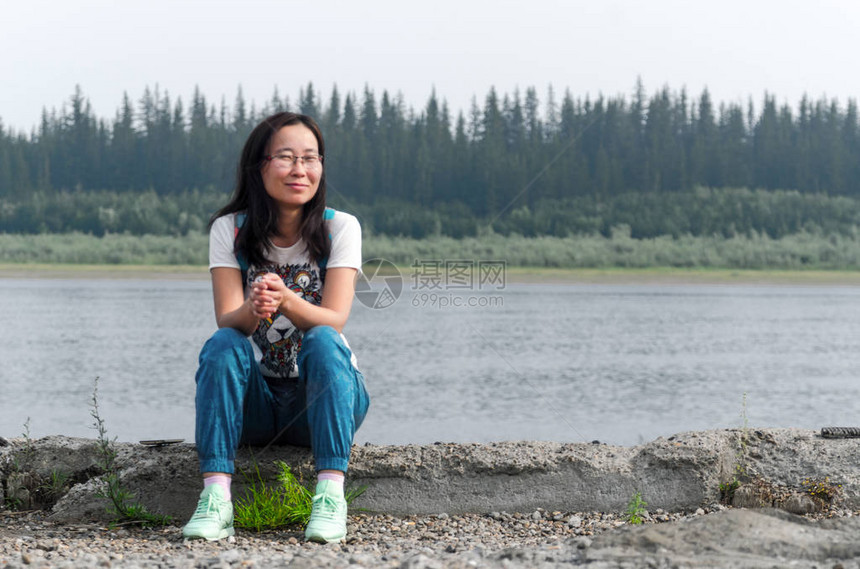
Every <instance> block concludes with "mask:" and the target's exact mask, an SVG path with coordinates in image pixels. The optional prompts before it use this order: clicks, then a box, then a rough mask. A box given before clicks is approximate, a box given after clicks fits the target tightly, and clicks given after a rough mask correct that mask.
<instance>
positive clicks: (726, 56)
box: [0, 0, 860, 131]
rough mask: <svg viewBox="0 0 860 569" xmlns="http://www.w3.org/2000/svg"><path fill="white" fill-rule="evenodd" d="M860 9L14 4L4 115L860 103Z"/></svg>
mask: <svg viewBox="0 0 860 569" xmlns="http://www.w3.org/2000/svg"><path fill="white" fill-rule="evenodd" d="M858 36H860V2H858V1H857V0H818V1H817V2H810V1H808V0H804V1H799V0H719V1H717V0H712V1H708V2H704V1H701V0H698V1H697V0H585V1H581V0H566V1H565V0H521V1H517V2H513V1H509V0H434V1H433V2H422V1H419V2H408V1H407V0H362V1H356V0H316V1H313V2H311V1H304V2H291V1H284V0H281V1H275V0H243V1H238V0H237V1H232V2H227V1H221V0H205V1H198V0H143V1H141V0H116V1H107V0H64V1H57V0H14V1H13V0H9V1H6V0H3V2H2V7H0V119H2V121H3V124H4V125H5V126H6V127H7V128H8V127H10V126H11V127H13V128H15V129H24V130H26V131H29V130H30V129H31V127H32V126H33V125H35V124H36V123H37V122H38V120H39V117H40V114H41V111H42V108H43V107H46V108H48V109H49V110H50V109H52V108H59V107H60V106H61V105H62V104H63V103H64V102H65V101H67V100H68V98H69V96H70V95H71V94H72V92H73V91H74V88H75V85H80V86H81V88H82V90H83V92H84V94H85V95H86V96H87V97H88V98H89V100H90V101H91V103H92V105H93V108H94V111H95V113H96V114H97V116H99V117H105V118H113V116H114V114H115V112H116V109H117V108H118V107H119V105H120V102H121V100H122V94H123V92H124V91H126V92H128V94H129V95H130V96H131V98H132V99H133V100H135V101H136V100H137V99H139V98H140V96H141V94H142V93H143V90H144V87H146V86H147V85H149V86H155V84H158V85H159V86H160V87H161V89H162V90H167V91H168V92H169V93H170V95H171V97H172V98H174V99H175V98H176V97H177V96H181V97H182V99H183V102H185V103H186V108H187V103H188V101H189V100H190V98H191V95H192V93H193V90H194V86H195V85H198V86H199V87H200V89H201V90H202V92H203V93H204V94H205V95H206V96H207V98H208V99H209V101H210V102H216V103H218V102H220V100H221V98H222V96H223V97H226V100H227V102H228V104H229V105H230V106H232V104H233V101H234V99H235V96H236V89H237V86H239V85H241V86H242V89H243V91H244V94H245V97H246V99H247V100H249V101H250V100H254V101H256V102H257V104H258V106H259V105H261V104H262V103H263V102H264V101H266V100H268V99H269V98H270V96H271V94H272V92H273V90H274V88H275V86H277V87H278V89H279V91H280V93H281V95H282V96H283V95H285V94H286V95H289V96H290V98H291V100H293V101H295V100H296V98H297V94H298V91H299V87H300V86H304V85H306V84H307V83H308V82H309V81H312V82H313V84H314V86H315V87H316V88H317V90H318V92H319V91H321V92H322V95H323V96H324V98H326V99H327V97H328V95H329V93H330V92H331V88H332V86H333V85H334V84H337V86H338V88H339V89H340V91H341V93H344V92H346V91H354V92H356V93H359V94H360V93H361V91H362V90H363V87H364V85H365V84H368V85H369V86H370V87H371V88H372V89H373V90H374V91H375V93H376V94H377V97H378V96H380V95H381V93H382V91H383V90H388V91H389V92H390V93H392V94H394V93H397V92H400V93H402V94H403V96H404V98H405V100H406V103H407V105H409V106H412V107H415V108H416V109H418V108H420V107H422V106H423V105H424V104H425V103H426V101H427V98H428V97H429V95H430V93H431V90H432V89H433V88H434V87H435V89H436V92H437V94H438V95H439V96H440V97H441V98H444V99H446V100H447V101H448V103H449V106H450V107H451V110H452V111H453V112H454V113H456V112H457V111H459V110H461V109H462V110H467V109H468V106H469V103H470V100H471V98H472V97H473V96H476V97H477V99H478V102H479V104H481V103H483V99H484V97H485V95H486V94H487V91H488V90H489V88H490V86H493V85H494V86H495V87H496V89H497V90H499V91H500V92H501V93H512V92H513V90H514V89H515V88H516V87H519V88H520V89H521V90H524V89H525V88H526V87H529V86H534V87H536V88H537V90H538V94H539V95H540V98H541V101H543V100H544V99H545V93H546V88H547V86H548V85H549V84H552V85H553V87H554V89H555V90H556V93H558V94H561V93H562V92H563V91H564V90H565V89H568V88H569V89H570V91H571V92H572V93H573V95H574V96H576V97H584V96H585V95H586V94H590V95H592V96H594V95H597V94H599V93H603V94H606V95H610V96H615V95H619V94H622V95H625V96H627V97H628V98H629V96H630V94H631V93H632V91H633V86H634V84H635V82H636V78H637V76H641V78H642V80H643V82H644V84H645V87H646V90H647V91H648V92H649V94H650V93H653V92H654V91H656V90H657V89H659V88H660V87H662V86H663V85H668V86H669V87H670V88H671V89H672V90H675V91H677V90H680V89H681V88H682V87H686V88H687V90H688V92H689V93H690V94H691V95H693V96H698V95H699V94H700V93H701V91H702V89H703V88H705V87H706V86H707V88H708V89H709V90H710V92H711V94H712V96H713V97H714V99H716V100H717V101H725V102H733V101H746V100H747V98H748V97H750V96H751V97H752V98H753V101H754V102H755V103H756V104H758V103H760V101H761V99H762V96H763V94H764V92H765V91H769V92H771V93H773V94H775V95H777V97H778V99H779V101H780V102H787V103H789V104H791V105H792V106H796V104H797V102H798V101H799V100H800V98H801V96H802V95H803V94H804V93H807V94H809V95H810V96H811V97H812V98H814V99H818V98H820V97H821V96H823V95H826V96H828V97H835V98H838V99H839V100H840V101H841V102H842V103H844V102H846V101H847V100H848V98H858V95H860V73H858V72H857V68H858V64H857V59H856V58H857V56H858V54H860V41H858Z"/></svg>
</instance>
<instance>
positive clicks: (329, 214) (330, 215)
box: [317, 207, 334, 282]
mask: <svg viewBox="0 0 860 569" xmlns="http://www.w3.org/2000/svg"><path fill="white" fill-rule="evenodd" d="M332 219H334V210H333V209H332V208H330V207H327V208H325V211H324V212H323V221H330V220H332ZM328 240H329V241H331V233H329V234H328ZM327 264H328V257H323V258H322V259H320V260H319V261H317V265H319V268H320V280H321V281H323V282H325V266H326V265H327Z"/></svg>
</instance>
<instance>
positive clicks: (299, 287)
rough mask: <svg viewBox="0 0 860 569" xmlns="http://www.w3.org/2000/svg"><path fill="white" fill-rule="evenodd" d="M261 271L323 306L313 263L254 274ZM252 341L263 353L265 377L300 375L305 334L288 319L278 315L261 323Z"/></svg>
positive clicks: (278, 267)
mask: <svg viewBox="0 0 860 569" xmlns="http://www.w3.org/2000/svg"><path fill="white" fill-rule="evenodd" d="M261 272H270V273H275V274H277V275H278V276H279V277H281V279H282V280H283V281H284V284H286V285H287V288H289V289H290V290H292V291H293V292H295V293H296V294H298V295H299V296H301V297H302V298H304V299H305V300H307V301H308V302H310V303H312V304H316V305H319V304H320V302H321V300H322V296H321V292H322V290H321V289H322V282H321V281H320V278H319V272H318V269H317V268H316V266H312V265H311V264H310V263H302V264H300V265H279V266H269V267H265V270H264V271H255V274H261ZM253 340H254V343H255V344H257V346H259V347H260V350H261V351H262V353H263V358H262V360H261V362H260V366H261V370H262V372H263V375H267V376H270V377H271V376H277V377H295V376H297V375H298V373H299V368H298V363H297V356H298V353H299V350H300V349H301V347H302V331H301V330H299V329H298V328H296V327H295V325H294V324H293V323H292V322H291V321H290V319H289V318H287V317H286V316H284V315H283V314H280V313H276V314H275V315H274V317H273V318H270V319H265V320H261V321H260V325H259V326H258V327H257V329H256V330H255V331H254V334H253Z"/></svg>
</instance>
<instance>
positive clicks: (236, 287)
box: [211, 267, 270, 336]
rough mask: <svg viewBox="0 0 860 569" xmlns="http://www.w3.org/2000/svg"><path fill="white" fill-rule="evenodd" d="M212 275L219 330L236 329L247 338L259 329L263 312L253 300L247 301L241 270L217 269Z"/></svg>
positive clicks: (216, 319)
mask: <svg viewBox="0 0 860 569" xmlns="http://www.w3.org/2000/svg"><path fill="white" fill-rule="evenodd" d="M211 273H212V295H213V296H214V299H215V321H216V322H217V323H218V327H219V328H235V329H236V330H238V331H240V332H242V333H243V334H245V335H246V336H250V335H251V334H253V333H254V330H256V329H257V326H258V325H259V323H260V318H266V317H267V316H269V315H270V314H267V315H265V316H263V315H262V314H263V313H262V311H260V310H257V309H255V306H254V302H253V300H252V298H250V297H249V298H248V299H247V300H246V299H245V294H244V292H243V291H242V273H241V271H239V269H233V268H229V267H215V268H214V269H212V271H211Z"/></svg>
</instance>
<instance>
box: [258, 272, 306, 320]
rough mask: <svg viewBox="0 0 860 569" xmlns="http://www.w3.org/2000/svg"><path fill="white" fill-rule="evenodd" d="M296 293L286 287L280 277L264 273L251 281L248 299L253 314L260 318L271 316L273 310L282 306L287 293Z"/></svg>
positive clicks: (287, 296)
mask: <svg viewBox="0 0 860 569" xmlns="http://www.w3.org/2000/svg"><path fill="white" fill-rule="evenodd" d="M295 294H296V293H294V292H293V291H291V290H290V289H288V288H287V285H285V284H284V281H283V280H281V277H279V276H278V275H276V274H274V273H265V274H263V275H260V276H258V277H257V278H256V279H254V282H253V283H251V292H250V294H249V300H250V301H251V310H252V311H253V313H254V316H256V317H257V318H260V319H266V318H271V317H272V316H273V315H274V314H275V312H277V311H278V310H279V309H280V308H281V307H283V306H284V303H285V301H286V300H288V299H289V295H293V296H295Z"/></svg>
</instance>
